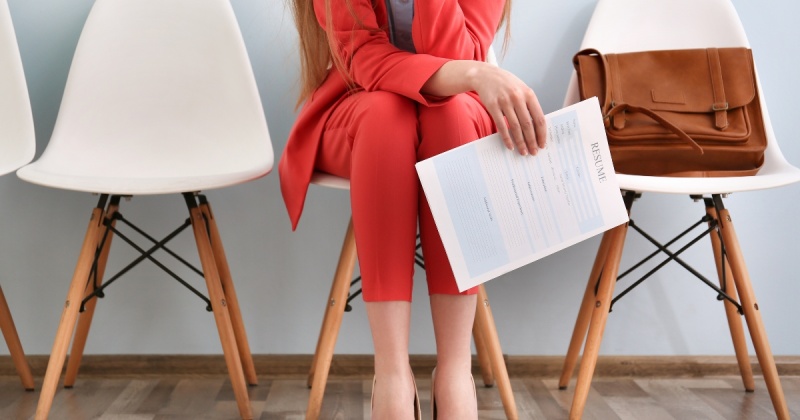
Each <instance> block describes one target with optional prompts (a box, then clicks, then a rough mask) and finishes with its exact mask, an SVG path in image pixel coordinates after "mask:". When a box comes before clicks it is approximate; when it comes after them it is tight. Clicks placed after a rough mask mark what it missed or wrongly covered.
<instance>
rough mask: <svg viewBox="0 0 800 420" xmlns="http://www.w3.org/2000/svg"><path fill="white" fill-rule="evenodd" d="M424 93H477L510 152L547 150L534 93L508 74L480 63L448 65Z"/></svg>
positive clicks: (462, 61)
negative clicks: (514, 150)
mask: <svg viewBox="0 0 800 420" xmlns="http://www.w3.org/2000/svg"><path fill="white" fill-rule="evenodd" d="M422 91H423V92H424V93H427V94H431V95H435V96H452V95H456V94H459V93H463V92H469V91H475V92H477V94H478V96H479V97H480V99H481V102H482V103H483V106H485V107H486V110H487V111H488V112H489V115H490V116H491V117H492V119H493V120H494V123H495V126H497V131H498V133H500V136H501V137H502V138H503V143H504V144H505V145H506V147H507V148H508V149H509V150H513V149H514V148H515V147H516V149H517V151H519V153H520V154H521V155H523V156H524V155H528V154H530V155H535V154H536V153H538V151H539V149H542V148H544V147H545V143H546V141H547V127H546V126H545V119H544V112H542V107H541V106H540V105H539V100H538V99H537V98H536V94H535V93H534V92H533V89H531V88H530V87H528V85H526V84H525V82H523V81H522V80H520V79H519V78H518V77H517V76H515V75H513V74H512V73H511V72H509V71H507V70H503V69H501V68H500V67H497V66H495V65H492V64H489V63H484V62H481V61H473V60H453V61H448V62H447V63H445V64H444V65H443V66H442V67H441V68H440V69H439V70H438V71H437V72H436V73H434V74H433V76H432V77H431V78H430V79H429V80H428V81H427V82H426V83H425V85H424V86H423V87H422Z"/></svg>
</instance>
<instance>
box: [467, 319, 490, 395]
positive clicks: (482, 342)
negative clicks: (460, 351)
mask: <svg viewBox="0 0 800 420" xmlns="http://www.w3.org/2000/svg"><path fill="white" fill-rule="evenodd" d="M476 318H477V317H476ZM482 332H483V331H482V329H481V325H479V324H478V321H477V319H476V320H475V323H474V324H473V326H472V338H473V339H474V340H475V353H476V354H477V356H478V366H479V367H480V369H481V377H482V378H483V386H485V387H487V388H491V387H492V386H494V373H493V372H492V360H491V359H490V358H489V351H488V349H487V348H486V339H485V338H484V337H483V334H482Z"/></svg>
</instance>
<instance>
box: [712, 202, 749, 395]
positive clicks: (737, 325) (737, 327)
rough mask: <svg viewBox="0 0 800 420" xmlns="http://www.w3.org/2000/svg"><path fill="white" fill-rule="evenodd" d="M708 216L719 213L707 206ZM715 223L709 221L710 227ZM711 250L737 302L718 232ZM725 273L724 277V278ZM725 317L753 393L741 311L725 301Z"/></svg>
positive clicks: (725, 285)
mask: <svg viewBox="0 0 800 420" xmlns="http://www.w3.org/2000/svg"><path fill="white" fill-rule="evenodd" d="M706 214H708V216H710V217H711V218H712V220H716V218H717V212H716V210H715V209H714V207H713V206H706ZM712 223H714V222H713V221H709V225H711V224H712ZM709 236H710V237H711V249H712V250H713V252H714V260H715V262H716V266H717V274H718V276H719V283H720V287H723V288H724V290H725V293H727V294H728V296H730V297H731V299H734V300H737V299H738V297H737V293H736V282H735V281H734V279H733V272H732V271H731V267H730V264H729V263H728V259H727V258H724V257H723V255H722V242H721V241H720V239H719V235H718V234H717V232H716V231H713V232H711V234H710V235H709ZM723 273H724V276H723ZM724 305H725V316H726V317H727V319H728V328H729V329H730V331H731V339H732V340H733V349H734V352H735V353H736V361H737V362H738V363H739V372H740V373H741V375H742V383H743V384H744V389H745V391H747V392H753V391H755V389H756V383H755V381H754V380H753V368H752V366H751V365H750V356H749V355H748V353H747V342H746V341H745V337H744V327H743V326H742V319H741V317H740V316H739V311H738V310H737V309H736V306H734V305H733V303H731V302H729V301H727V300H725V301H724Z"/></svg>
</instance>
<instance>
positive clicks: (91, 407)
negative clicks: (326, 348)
mask: <svg viewBox="0 0 800 420" xmlns="http://www.w3.org/2000/svg"><path fill="white" fill-rule="evenodd" d="M756 381H757V382H756V383H757V389H756V392H754V393H745V392H744V391H743V389H742V384H741V380H740V379H739V378H738V377H734V376H723V377H715V378H699V379H698V378H642V379H634V378H618V379H614V378H596V379H595V381H594V383H593V386H592V391H591V393H590V394H589V400H588V404H587V408H586V412H585V415H584V419H602V420H613V419H636V420H641V419H646V420H662V419H680V420H683V419H692V420H694V419H720V420H722V419H726V420H729V419H743V420H744V419H748V420H756V419H774V418H775V415H774V414H773V410H772V404H771V402H770V399H769V395H768V394H767V392H766V388H765V387H764V383H763V381H762V380H761V379H760V378H757V379H756ZM781 383H782V384H783V387H784V391H785V393H786V399H787V401H788V402H789V410H790V411H791V414H792V417H794V418H800V376H784V377H782V378H781ZM40 384H41V378H37V383H36V385H37V386H39V385H40ZM417 385H418V386H419V391H420V400H421V401H422V407H423V418H425V419H429V418H430V407H429V403H430V396H429V394H428V393H429V392H430V379H429V378H420V377H418V378H417ZM481 385H482V384H481V383H480V381H479V382H478V404H479V409H480V418H481V419H502V418H504V414H503V407H502V405H501V403H500V398H499V395H498V394H497V390H496V388H485V387H483V386H481ZM512 386H513V389H514V391H515V397H516V400H517V406H518V408H519V414H520V419H566V418H567V411H568V408H569V404H570V402H571V400H572V388H570V390H567V391H559V390H558V387H557V384H556V379H540V378H539V379H537V378H514V379H512ZM370 387H371V380H370V379H368V378H357V379H331V381H330V382H329V384H328V388H327V392H326V395H325V401H324V404H323V409H322V417H321V418H323V419H338V420H350V419H353V420H355V419H368V418H369V399H370ZM249 392H250V398H251V405H252V408H253V414H254V417H255V418H256V419H262V420H266V419H269V420H273V419H276V420H277V419H286V420H289V419H292V420H294V419H303V417H304V416H303V413H304V412H305V406H306V401H307V398H308V389H307V388H306V386H305V380H304V379H303V378H301V377H287V378H280V379H276V378H274V377H262V378H260V384H259V385H258V386H256V387H251V388H250V389H249ZM37 398H38V392H37V391H34V392H26V391H24V390H23V389H22V387H21V386H20V382H19V379H18V378H17V377H15V376H0V419H3V420H12V419H29V418H31V416H32V415H33V413H34V411H35V407H36V401H37ZM50 418H51V419H58V420H73V419H74V420H87V419H109V420H112V419H113V420H167V419H237V418H238V416H237V409H236V403H235V401H234V397H233V391H232V390H231V387H230V384H229V383H228V381H227V380H226V378H225V376H223V375H196V376H177V375H171V376H163V375H160V376H149V375H148V376H137V377H122V376H114V377H102V376H95V375H84V376H83V377H82V378H80V377H79V379H78V382H77V383H76V385H75V387H74V388H73V389H59V391H58V393H57V394H56V399H55V402H54V404H53V411H52V412H51V415H50Z"/></svg>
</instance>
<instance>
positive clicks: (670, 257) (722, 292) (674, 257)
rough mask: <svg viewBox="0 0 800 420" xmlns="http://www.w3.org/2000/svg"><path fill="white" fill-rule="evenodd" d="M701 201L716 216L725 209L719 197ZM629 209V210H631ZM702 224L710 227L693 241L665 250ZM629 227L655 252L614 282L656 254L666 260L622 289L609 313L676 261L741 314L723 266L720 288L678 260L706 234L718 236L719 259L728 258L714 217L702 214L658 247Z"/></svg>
mask: <svg viewBox="0 0 800 420" xmlns="http://www.w3.org/2000/svg"><path fill="white" fill-rule="evenodd" d="M693 198H697V197H693ZM704 201H705V204H706V206H707V207H715V208H716V209H717V213H719V210H720V209H722V208H724V207H722V198H721V196H720V195H718V194H715V195H713V196H712V198H711V199H709V198H704ZM628 209H629V210H630V207H629V208H628ZM703 223H707V224H708V225H709V226H708V228H707V229H705V230H703V231H702V232H701V233H700V234H699V235H697V236H696V237H694V238H693V239H691V240H690V241H689V242H688V243H687V244H686V245H684V246H682V247H681V248H679V249H678V250H677V251H676V252H672V251H670V250H669V249H668V247H669V246H671V245H673V244H675V243H676V242H677V241H678V240H680V239H682V238H683V237H684V236H686V235H687V234H688V233H690V232H692V231H694V230H695V229H696V228H698V227H699V226H700V225H701V224H703ZM628 225H629V226H630V227H631V228H633V230H634V231H636V232H637V233H639V234H640V235H642V237H644V238H645V239H647V240H648V241H649V242H650V243H651V244H653V245H654V246H655V247H656V248H657V249H656V251H654V252H653V253H651V254H649V255H648V256H646V257H644V258H643V259H642V260H641V261H639V262H638V263H636V264H634V265H633V266H632V267H631V268H629V269H628V270H626V271H625V272H623V273H622V274H620V275H619V276H618V277H617V281H619V280H620V279H622V278H623V277H625V276H627V275H628V274H630V273H631V272H633V271H634V270H636V269H638V268H640V267H641V266H642V265H643V264H644V263H646V262H648V261H649V260H651V259H652V258H653V257H655V256H656V255H658V254H659V253H664V254H666V255H667V258H666V259H664V260H663V261H661V262H660V263H659V264H657V265H656V266H655V267H654V268H653V269H651V270H650V271H648V272H647V273H645V274H644V275H643V276H641V277H640V278H639V279H638V280H636V281H635V282H633V284H631V285H630V286H628V287H627V288H626V289H624V290H623V291H622V292H620V293H619V294H618V295H617V296H616V297H614V299H613V300H612V301H611V307H610V308H609V311H611V310H612V309H613V307H614V304H615V303H616V302H617V301H618V300H619V299H621V298H622V297H623V296H625V295H627V294H628V293H629V292H630V291H631V290H633V289H634V288H636V287H637V286H639V285H640V284H641V283H642V282H644V281H645V280H647V279H648V278H650V277H651V276H652V275H653V274H655V273H656V272H657V271H658V270H660V269H661V268H662V267H664V266H665V265H666V264H668V263H669V262H671V261H675V262H676V263H678V264H679V265H680V266H682V267H683V268H684V269H686V270H687V271H688V272H689V273H691V274H692V275H694V276H695V277H697V278H698V279H699V280H700V281H702V282H703V283H704V284H706V285H707V286H708V287H710V288H711V289H713V290H714V291H715V292H717V299H718V300H727V301H729V302H730V303H732V304H733V305H734V306H735V307H736V308H737V310H738V311H739V313H742V307H741V304H740V303H739V302H738V301H736V300H735V299H733V298H732V297H731V296H730V295H728V294H727V293H726V289H727V287H726V284H727V283H726V273H725V264H722V272H721V286H722V287H719V286H717V285H716V284H714V283H713V282H711V281H710V280H708V279H707V278H706V277H705V276H703V275H702V274H701V273H700V272H698V271H697V270H696V269H694V268H693V267H692V266H690V265H689V264H688V263H686V262H685V261H683V260H682V259H681V258H679V255H681V254H682V253H683V252H684V251H686V250H687V249H689V248H690V247H692V246H693V245H694V244H696V243H697V242H698V241H699V240H700V239H702V238H703V237H705V236H706V235H709V234H716V235H718V237H719V239H720V243H721V244H722V246H721V248H722V256H721V257H722V260H723V261H724V260H725V259H726V258H727V257H726V254H725V245H724V242H723V241H722V236H721V234H720V232H719V223H718V222H717V220H716V219H715V218H713V217H711V216H709V215H704V216H703V217H702V218H700V220H699V221H698V222H696V223H694V224H693V225H692V226H690V227H689V228H688V229H686V230H684V231H683V232H681V233H679V234H678V235H677V236H676V237H674V238H672V239H671V240H670V241H668V242H667V243H666V244H661V243H660V242H658V241H657V240H655V239H654V238H653V237H652V236H650V235H649V234H648V233H647V232H645V231H644V230H643V229H642V228H640V227H639V226H637V225H636V223H635V222H634V221H633V220H632V219H631V220H630V221H629V222H628Z"/></svg>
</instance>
